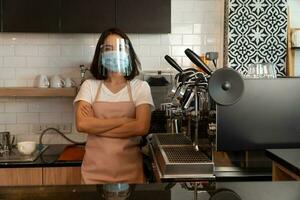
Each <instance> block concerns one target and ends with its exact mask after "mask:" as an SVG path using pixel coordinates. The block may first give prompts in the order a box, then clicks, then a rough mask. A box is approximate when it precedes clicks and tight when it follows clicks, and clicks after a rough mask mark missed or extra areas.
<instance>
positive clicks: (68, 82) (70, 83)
mask: <svg viewBox="0 0 300 200" xmlns="http://www.w3.org/2000/svg"><path fill="white" fill-rule="evenodd" d="M75 86H76V83H75V81H74V80H72V79H71V78H69V77H68V78H66V79H65V87H75Z"/></svg>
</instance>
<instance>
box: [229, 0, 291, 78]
mask: <svg viewBox="0 0 300 200" xmlns="http://www.w3.org/2000/svg"><path fill="white" fill-rule="evenodd" d="M225 18H226V23H225V30H226V31H225V62H224V63H227V65H228V66H229V67H232V68H234V69H236V70H238V71H240V72H241V73H243V74H245V73H246V71H247V66H248V65H249V64H251V63H262V62H267V63H274V64H276V70H277V74H278V75H279V76H284V75H285V68H286V67H285V66H286V49H287V0H226V6H225Z"/></svg>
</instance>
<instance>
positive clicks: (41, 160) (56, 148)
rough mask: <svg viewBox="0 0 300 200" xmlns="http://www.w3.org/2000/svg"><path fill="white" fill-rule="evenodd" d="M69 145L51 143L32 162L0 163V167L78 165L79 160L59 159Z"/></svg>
mask: <svg viewBox="0 0 300 200" xmlns="http://www.w3.org/2000/svg"><path fill="white" fill-rule="evenodd" d="M68 146H70V145H65V144H53V145H48V148H47V149H46V150H45V151H44V152H42V153H41V154H40V155H39V157H38V158H37V159H36V160H35V161H33V162H9V163H1V162H0V168H23V167H76V166H78V167H80V166H81V160H59V156H60V155H61V154H62V153H63V152H64V150H65V149H66V147H68Z"/></svg>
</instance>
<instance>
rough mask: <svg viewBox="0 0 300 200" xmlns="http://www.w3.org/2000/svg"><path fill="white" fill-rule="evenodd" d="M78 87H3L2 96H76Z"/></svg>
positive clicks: (0, 93)
mask: <svg viewBox="0 0 300 200" xmlns="http://www.w3.org/2000/svg"><path fill="white" fill-rule="evenodd" d="M76 94H77V88H76V87H72V88H37V87H3V88H0V97H75V96H76Z"/></svg>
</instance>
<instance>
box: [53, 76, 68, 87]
mask: <svg viewBox="0 0 300 200" xmlns="http://www.w3.org/2000/svg"><path fill="white" fill-rule="evenodd" d="M64 86H65V81H64V80H63V79H62V78H61V77H60V76H59V75H54V76H52V77H51V79H50V87H51V88H62V87H64Z"/></svg>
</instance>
